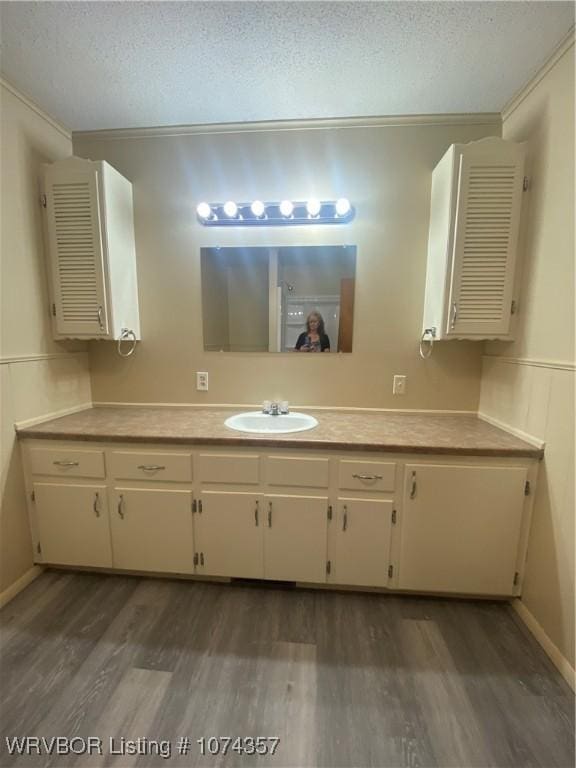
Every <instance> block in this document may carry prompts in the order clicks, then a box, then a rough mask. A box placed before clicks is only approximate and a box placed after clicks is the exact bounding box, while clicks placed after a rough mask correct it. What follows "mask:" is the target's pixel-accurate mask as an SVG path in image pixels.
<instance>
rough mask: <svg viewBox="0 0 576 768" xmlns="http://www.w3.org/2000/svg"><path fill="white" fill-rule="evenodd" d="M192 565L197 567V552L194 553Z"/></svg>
mask: <svg viewBox="0 0 576 768" xmlns="http://www.w3.org/2000/svg"><path fill="white" fill-rule="evenodd" d="M194 565H198V552H195V553H194Z"/></svg>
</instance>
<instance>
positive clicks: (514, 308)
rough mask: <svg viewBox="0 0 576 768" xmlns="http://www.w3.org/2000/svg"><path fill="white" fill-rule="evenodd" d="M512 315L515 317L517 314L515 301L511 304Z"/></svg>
mask: <svg viewBox="0 0 576 768" xmlns="http://www.w3.org/2000/svg"><path fill="white" fill-rule="evenodd" d="M510 314H511V315H515V314H516V300H513V301H512V303H511V304H510Z"/></svg>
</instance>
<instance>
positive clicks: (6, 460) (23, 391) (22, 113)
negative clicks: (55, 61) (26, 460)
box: [0, 85, 91, 593]
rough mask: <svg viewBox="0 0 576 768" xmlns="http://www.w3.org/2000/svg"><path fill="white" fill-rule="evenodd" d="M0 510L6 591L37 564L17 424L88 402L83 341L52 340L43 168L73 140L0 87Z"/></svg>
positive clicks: (1, 581)
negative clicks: (41, 186) (42, 203)
mask: <svg viewBox="0 0 576 768" xmlns="http://www.w3.org/2000/svg"><path fill="white" fill-rule="evenodd" d="M0 109H1V120H2V123H1V155H0V162H1V169H2V173H1V179H2V180H1V209H0V216H1V224H2V227H1V229H2V233H1V264H0V277H1V283H0V290H1V305H2V318H1V320H2V322H1V337H0V344H1V347H0V386H1V408H2V410H1V415H2V426H1V431H0V439H1V442H0V446H1V486H0V495H1V510H0V593H1V592H3V591H4V590H6V589H7V588H8V587H9V586H10V585H11V584H13V583H14V582H15V581H17V580H18V579H19V578H20V577H21V576H22V575H23V574H24V573H26V571H27V570H28V569H29V568H30V567H31V566H32V545H31V539H30V531H29V527H28V517H27V511H26V499H25V495H24V481H23V475H22V467H21V463H20V454H19V451H18V446H17V444H16V441H15V436H14V422H15V421H24V420H27V419H33V418H35V417H39V416H42V415H44V414H50V413H53V412H56V411H60V410H64V409H68V408H71V407H74V406H75V405H78V404H80V403H85V402H90V399H91V394H90V374H89V369H88V359H87V355H86V353H85V351H84V348H83V346H82V345H75V346H74V344H70V343H68V344H61V343H60V344H59V343H56V342H54V341H52V339H51V330H50V315H49V306H48V294H47V289H46V271H45V265H44V254H43V247H42V230H41V208H40V205H39V186H38V180H39V171H40V165H41V163H43V162H50V161H51V160H56V159H59V158H62V157H66V156H68V155H69V154H70V153H71V148H72V144H71V139H70V137H69V136H68V135H67V134H66V133H65V131H63V129H61V128H58V127H57V126H56V125H55V124H53V123H52V122H51V121H49V120H48V119H47V118H46V117H45V116H43V115H42V114H41V113H39V111H37V110H36V109H34V108H33V107H32V105H30V104H29V103H27V102H25V101H23V100H22V99H21V98H19V97H18V96H17V95H16V94H15V92H13V91H12V89H10V88H8V87H7V86H5V85H1V86H0Z"/></svg>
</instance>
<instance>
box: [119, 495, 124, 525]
mask: <svg viewBox="0 0 576 768" xmlns="http://www.w3.org/2000/svg"><path fill="white" fill-rule="evenodd" d="M118 516H119V517H120V519H121V520H124V496H123V495H122V494H120V497H119V499H118Z"/></svg>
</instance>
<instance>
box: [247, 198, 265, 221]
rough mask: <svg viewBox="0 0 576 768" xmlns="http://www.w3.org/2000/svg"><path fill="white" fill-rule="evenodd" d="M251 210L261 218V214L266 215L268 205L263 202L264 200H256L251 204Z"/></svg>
mask: <svg viewBox="0 0 576 768" xmlns="http://www.w3.org/2000/svg"><path fill="white" fill-rule="evenodd" d="M250 210H251V211H252V213H253V214H254V216H256V218H257V219H259V218H260V217H261V216H264V211H265V210H266V206H265V205H264V203H263V202H262V200H254V202H253V203H252V205H251V206H250Z"/></svg>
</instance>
